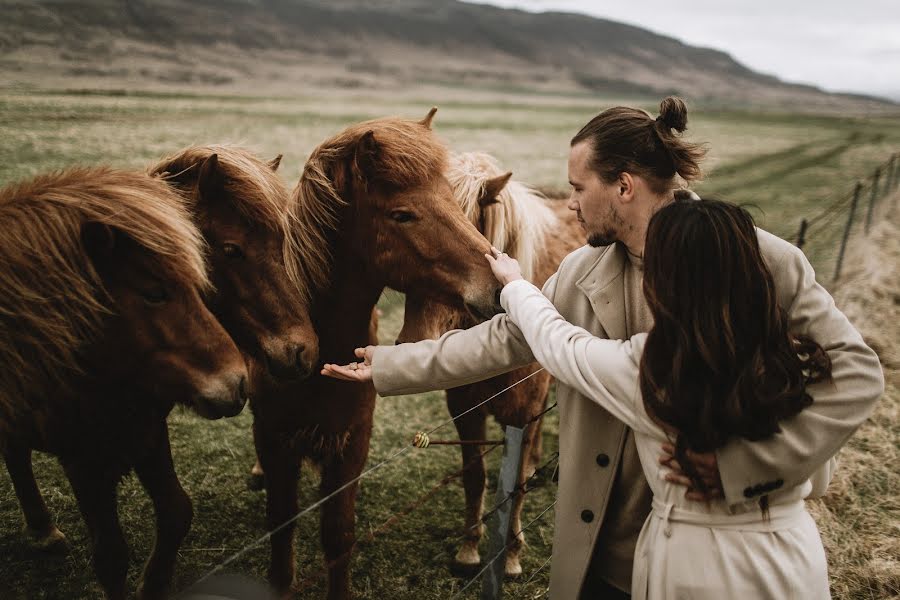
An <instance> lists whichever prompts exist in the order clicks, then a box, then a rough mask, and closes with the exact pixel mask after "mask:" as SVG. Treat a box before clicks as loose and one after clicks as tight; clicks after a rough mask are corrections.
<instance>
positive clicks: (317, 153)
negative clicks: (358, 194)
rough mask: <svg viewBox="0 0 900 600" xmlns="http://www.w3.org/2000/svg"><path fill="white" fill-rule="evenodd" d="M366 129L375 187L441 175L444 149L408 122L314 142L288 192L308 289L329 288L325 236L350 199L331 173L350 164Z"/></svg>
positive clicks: (383, 122)
mask: <svg viewBox="0 0 900 600" xmlns="http://www.w3.org/2000/svg"><path fill="white" fill-rule="evenodd" d="M369 131H372V132H374V134H375V141H376V143H377V144H378V148H379V156H378V162H377V163H376V165H375V174H374V179H375V180H376V182H377V183H379V184H385V185H388V186H390V187H392V188H394V189H405V188H412V187H416V186H418V185H421V184H424V183H427V182H429V181H432V180H434V179H435V178H438V177H443V174H444V172H445V170H446V167H447V149H446V148H445V147H444V145H443V144H442V143H441V142H440V141H439V140H438V138H437V136H435V135H434V133H433V132H432V131H431V129H429V128H428V127H426V126H424V125H423V124H422V123H421V122H419V121H414V120H410V119H400V118H396V117H389V118H383V119H375V120H372V121H366V122H363V123H358V124H355V125H351V126H350V127H348V128H347V129H345V130H344V131H342V132H341V133H339V134H338V135H336V136H334V137H332V138H329V139H327V140H325V141H324V142H322V143H321V144H319V146H318V147H316V148H315V149H314V150H313V151H312V154H311V155H310V157H309V160H308V161H307V162H306V165H305V167H304V169H303V173H302V175H301V176H300V181H299V182H298V183H297V187H296V188H295V189H294V193H293V202H294V207H293V209H294V214H295V217H296V226H295V233H296V241H297V243H298V248H297V251H298V253H299V254H300V256H301V264H302V266H303V268H304V269H305V271H306V273H307V274H308V277H307V280H308V281H309V282H310V284H311V285H312V288H313V289H321V288H323V287H325V286H326V285H327V284H328V281H329V275H330V270H331V254H330V249H329V233H330V232H333V231H335V230H337V228H338V226H339V222H338V220H339V219H338V211H339V209H340V208H341V207H342V206H345V205H346V204H348V202H349V201H350V199H349V198H344V197H342V195H341V194H342V193H343V191H342V190H339V189H337V186H336V182H335V171H336V169H337V168H339V166H340V165H342V164H348V163H349V162H350V161H351V160H352V158H353V157H354V154H355V151H356V148H357V144H358V142H359V141H360V139H361V138H362V137H363V136H364V135H366V133H368V132H369ZM370 201H372V200H370Z"/></svg>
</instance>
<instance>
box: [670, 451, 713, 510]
mask: <svg viewBox="0 0 900 600" xmlns="http://www.w3.org/2000/svg"><path fill="white" fill-rule="evenodd" d="M662 451H663V453H662V454H661V455H660V457H659V464H661V465H664V466H666V467H669V468H670V469H671V470H672V472H671V473H666V481H668V482H669V483H674V484H676V485H681V486H684V487H686V488H687V491H686V492H685V495H684V497H685V498H687V499H688V500H697V501H700V502H708V501H710V500H715V499H716V498H722V477H721V475H719V462H718V460H717V459H716V453H715V452H708V453H704V454H699V453H697V452H691V451H690V450H688V451H687V458H688V460H689V461H691V464H692V465H693V466H694V470H696V471H697V474H698V475H700V479H702V480H703V483H705V484H706V487H707V490H708V491H707V492H706V493H703V492H701V491H699V490H697V489H696V488H694V487H693V485H694V484H693V483H691V480H690V479H688V477H687V475H685V474H684V470H683V469H682V468H681V465H680V464H678V461H677V460H675V446H673V445H672V444H663V446H662Z"/></svg>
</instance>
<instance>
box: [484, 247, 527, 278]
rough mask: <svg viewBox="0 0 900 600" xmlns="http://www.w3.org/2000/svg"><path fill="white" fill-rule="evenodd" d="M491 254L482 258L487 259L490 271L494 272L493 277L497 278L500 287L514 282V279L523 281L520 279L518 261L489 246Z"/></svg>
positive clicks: (520, 272)
mask: <svg viewBox="0 0 900 600" xmlns="http://www.w3.org/2000/svg"><path fill="white" fill-rule="evenodd" d="M491 253H492V254H485V255H484V257H485V258H486V259H488V262H489V263H490V265H491V271H493V272H494V277H496V278H497V281H499V282H500V283H501V284H502V285H506V284H507V283H509V282H510V281H515V280H516V279H524V277H522V269H521V268H520V267H519V261H517V260H516V259H514V258H512V257H511V256H509V255H508V254H506V253H505V252H500V251H499V250H497V249H496V248H494V247H493V246H491Z"/></svg>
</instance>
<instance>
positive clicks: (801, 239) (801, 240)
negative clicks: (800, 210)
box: [797, 219, 809, 250]
mask: <svg viewBox="0 0 900 600" xmlns="http://www.w3.org/2000/svg"><path fill="white" fill-rule="evenodd" d="M808 226H809V222H808V221H807V220H806V219H803V220H802V221H800V231H798V232H797V247H798V248H800V249H801V250H803V244H805V243H806V228H807V227H808Z"/></svg>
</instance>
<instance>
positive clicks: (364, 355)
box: [321, 346, 375, 383]
mask: <svg viewBox="0 0 900 600" xmlns="http://www.w3.org/2000/svg"><path fill="white" fill-rule="evenodd" d="M353 354H355V355H356V358H359V359H361V360H362V362H352V363H350V364H347V365H335V364H331V363H325V365H323V366H322V371H321V373H322V375H325V376H326V377H334V378H335V379H343V380H344V381H357V382H363V383H364V382H367V381H372V356H373V355H374V354H375V346H366V347H365V348H357V349H356V350H354V351H353Z"/></svg>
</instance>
